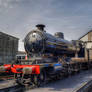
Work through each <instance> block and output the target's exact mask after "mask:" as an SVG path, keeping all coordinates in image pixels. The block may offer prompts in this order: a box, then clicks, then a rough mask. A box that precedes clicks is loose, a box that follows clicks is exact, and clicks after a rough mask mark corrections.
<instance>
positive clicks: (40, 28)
mask: <svg viewBox="0 0 92 92" xmlns="http://www.w3.org/2000/svg"><path fill="white" fill-rule="evenodd" d="M36 27H37V29H39V30H41V31H44V28H45V25H43V24H37V25H36Z"/></svg>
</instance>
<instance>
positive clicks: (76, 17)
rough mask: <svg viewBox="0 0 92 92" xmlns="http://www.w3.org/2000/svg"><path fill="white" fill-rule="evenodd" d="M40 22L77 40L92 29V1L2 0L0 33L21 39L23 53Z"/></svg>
mask: <svg viewBox="0 0 92 92" xmlns="http://www.w3.org/2000/svg"><path fill="white" fill-rule="evenodd" d="M38 23H43V24H45V25H46V30H47V32H49V33H52V34H54V33H55V32H58V31H59V32H63V33H64V35H65V38H66V39H67V40H72V39H73V40H76V39H78V38H79V37H80V36H82V35H83V34H85V33H86V32H88V31H89V30H90V29H91V28H92V0H0V31H2V32H5V33H8V34H11V35H13V36H16V37H18V38H20V44H19V50H23V44H22V42H21V41H22V40H23V38H24V37H25V35H26V34H27V33H28V32H29V31H31V30H32V29H35V25H36V24H38Z"/></svg>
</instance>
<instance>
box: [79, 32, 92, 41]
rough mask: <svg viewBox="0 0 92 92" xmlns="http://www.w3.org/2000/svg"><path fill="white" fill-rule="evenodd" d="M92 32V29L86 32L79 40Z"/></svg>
mask: <svg viewBox="0 0 92 92" xmlns="http://www.w3.org/2000/svg"><path fill="white" fill-rule="evenodd" d="M90 32H92V30H90V31H88V32H87V33H86V34H84V35H83V36H81V37H80V38H79V39H78V40H80V39H81V38H83V37H84V36H86V35H87V34H88V33H90Z"/></svg>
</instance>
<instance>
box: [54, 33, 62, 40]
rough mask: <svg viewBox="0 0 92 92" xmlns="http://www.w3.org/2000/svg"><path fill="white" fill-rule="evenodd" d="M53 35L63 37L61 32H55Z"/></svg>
mask: <svg viewBox="0 0 92 92" xmlns="http://www.w3.org/2000/svg"><path fill="white" fill-rule="evenodd" d="M54 36H55V37H57V38H62V39H64V34H63V33H62V32H56V33H55V35H54Z"/></svg>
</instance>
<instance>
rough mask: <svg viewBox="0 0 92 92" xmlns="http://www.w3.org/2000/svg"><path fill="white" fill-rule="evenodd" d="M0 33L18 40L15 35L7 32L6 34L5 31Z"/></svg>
mask: <svg viewBox="0 0 92 92" xmlns="http://www.w3.org/2000/svg"><path fill="white" fill-rule="evenodd" d="M0 33H1V34H4V35H7V36H10V37H12V38H15V39H18V40H19V38H17V37H15V36H12V35H9V34H7V33H4V32H1V31H0Z"/></svg>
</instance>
